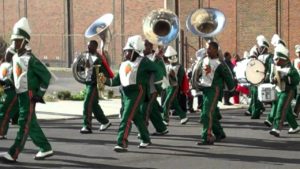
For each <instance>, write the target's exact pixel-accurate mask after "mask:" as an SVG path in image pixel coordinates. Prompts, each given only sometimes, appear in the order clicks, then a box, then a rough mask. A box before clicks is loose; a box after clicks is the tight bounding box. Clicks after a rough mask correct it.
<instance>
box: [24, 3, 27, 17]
mask: <svg viewBox="0 0 300 169" xmlns="http://www.w3.org/2000/svg"><path fill="white" fill-rule="evenodd" d="M24 16H25V17H26V18H27V0H24Z"/></svg>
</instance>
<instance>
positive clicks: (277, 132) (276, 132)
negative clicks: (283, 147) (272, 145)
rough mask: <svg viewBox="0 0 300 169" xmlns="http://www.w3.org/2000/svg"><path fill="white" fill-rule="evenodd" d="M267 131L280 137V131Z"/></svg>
mask: <svg viewBox="0 0 300 169" xmlns="http://www.w3.org/2000/svg"><path fill="white" fill-rule="evenodd" d="M269 133H270V134H271V135H273V136H275V137H280V131H279V130H276V129H272V130H271V131H270V132H269Z"/></svg>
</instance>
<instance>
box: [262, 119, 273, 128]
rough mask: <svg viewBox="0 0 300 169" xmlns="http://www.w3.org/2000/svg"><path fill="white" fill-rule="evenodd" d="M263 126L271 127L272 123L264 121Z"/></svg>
mask: <svg viewBox="0 0 300 169" xmlns="http://www.w3.org/2000/svg"><path fill="white" fill-rule="evenodd" d="M264 124H265V126H267V127H272V123H271V122H270V121H269V120H265V121H264Z"/></svg>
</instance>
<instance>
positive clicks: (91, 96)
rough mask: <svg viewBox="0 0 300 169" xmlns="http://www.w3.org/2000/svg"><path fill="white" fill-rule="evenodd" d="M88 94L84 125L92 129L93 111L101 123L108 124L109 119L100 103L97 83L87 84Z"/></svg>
mask: <svg viewBox="0 0 300 169" xmlns="http://www.w3.org/2000/svg"><path fill="white" fill-rule="evenodd" d="M85 91H86V95H85V98H84V103H83V126H84V127H88V128H90V129H92V113H94V116H95V118H96V119H97V120H98V121H99V122H100V123H101V124H107V123H108V122H109V121H108V119H107V118H106V116H105V115H104V113H103V110H102V109H101V107H100V106H99V104H98V101H99V96H98V89H97V86H95V85H86V87H85Z"/></svg>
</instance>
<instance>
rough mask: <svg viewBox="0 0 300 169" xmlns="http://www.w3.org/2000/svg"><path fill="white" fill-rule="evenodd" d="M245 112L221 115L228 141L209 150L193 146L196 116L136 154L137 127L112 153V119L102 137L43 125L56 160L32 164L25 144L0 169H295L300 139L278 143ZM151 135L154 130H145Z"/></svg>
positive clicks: (67, 123) (66, 123)
mask: <svg viewBox="0 0 300 169" xmlns="http://www.w3.org/2000/svg"><path fill="white" fill-rule="evenodd" d="M243 111H244V110H226V111H223V119H222V124H223V127H224V128H225V132H226V134H227V138H226V139H225V140H224V141H222V142H219V143H215V145H212V146H198V145H196V142H197V141H199V139H200V133H201V124H200V123H199V122H198V121H199V114H189V117H190V118H191V119H190V122H189V123H188V124H187V125H180V124H179V120H178V119H177V118H176V117H172V118H171V123H170V126H169V131H170V132H169V134H168V135H166V136H153V137H152V143H153V145H152V146H150V147H149V148H147V149H139V148H137V145H138V144H139V140H138V139H137V131H136V128H135V127H133V128H132V132H131V135H130V137H129V147H128V150H129V151H128V152H127V153H116V152H114V151H113V147H114V146H115V144H116V136H117V129H118V124H119V119H118V118H117V117H111V118H110V119H111V121H112V122H113V125H112V126H111V127H110V128H109V129H108V130H107V131H104V132H99V131H98V130H97V129H98V127H99V124H98V123H97V122H96V121H95V120H93V122H94V123H93V127H94V132H93V134H89V135H82V134H80V133H79V129H80V128H81V123H82V121H81V120H80V119H77V120H76V119H75V120H57V121H42V122H41V126H42V128H43V130H44V132H45V134H46V135H47V137H48V138H49V140H50V142H51V144H52V146H53V149H54V151H55V155H54V156H53V157H50V158H49V159H47V160H44V161H35V160H34V159H33V156H34V155H35V153H37V151H38V149H37V147H35V146H34V145H33V143H32V142H31V141H30V139H29V141H27V144H26V145H25V149H24V151H23V152H22V153H21V155H20V156H19V159H18V163H17V164H13V165H12V164H3V163H0V168H1V169H3V168H24V169H26V168H28V169H29V168H30V169H32V168H36V169H44V168H47V169H48V168H53V169H54V168H55V169H56V168H68V169H75V168H86V169H87V168H95V169H96V168H101V169H201V168H205V169H220V168H222V169H279V168H280V169H282V168H284V169H298V168H300V134H295V135H289V134H287V129H288V128H285V129H284V130H283V131H282V133H281V137H280V138H275V137H273V136H271V135H269V133H268V131H269V129H268V128H267V127H265V126H264V125H263V123H262V122H263V119H264V118H265V115H264V116H263V117H262V119H260V120H251V119H250V118H249V117H246V116H244V115H243ZM16 132H17V128H16V126H12V128H11V129H10V130H9V134H8V140H0V145H1V146H0V151H1V152H2V151H7V150H8V147H9V146H10V145H11V144H12V143H13V139H14V138H15V135H16ZM150 132H153V127H152V126H151V125H150Z"/></svg>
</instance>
